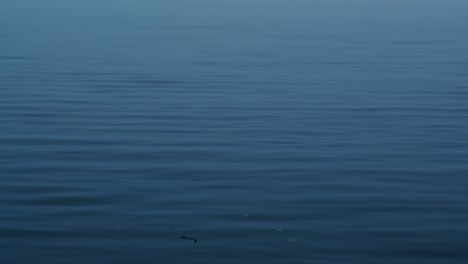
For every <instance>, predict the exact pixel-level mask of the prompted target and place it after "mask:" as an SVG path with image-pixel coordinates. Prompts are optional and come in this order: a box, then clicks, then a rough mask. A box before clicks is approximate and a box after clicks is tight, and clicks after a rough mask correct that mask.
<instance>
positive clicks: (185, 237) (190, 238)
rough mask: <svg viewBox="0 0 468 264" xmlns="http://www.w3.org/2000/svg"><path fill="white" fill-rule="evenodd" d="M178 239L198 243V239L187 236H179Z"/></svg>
mask: <svg viewBox="0 0 468 264" xmlns="http://www.w3.org/2000/svg"><path fill="white" fill-rule="evenodd" d="M180 239H188V240H192V241H193V243H197V242H198V239H196V238H194V237H188V236H180Z"/></svg>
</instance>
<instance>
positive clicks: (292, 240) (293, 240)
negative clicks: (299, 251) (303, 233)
mask: <svg viewBox="0 0 468 264" xmlns="http://www.w3.org/2000/svg"><path fill="white" fill-rule="evenodd" d="M288 241H289V242H296V241H297V239H295V238H290V239H288Z"/></svg>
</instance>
